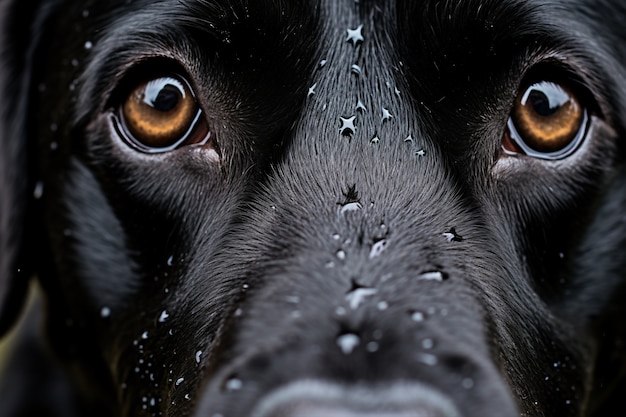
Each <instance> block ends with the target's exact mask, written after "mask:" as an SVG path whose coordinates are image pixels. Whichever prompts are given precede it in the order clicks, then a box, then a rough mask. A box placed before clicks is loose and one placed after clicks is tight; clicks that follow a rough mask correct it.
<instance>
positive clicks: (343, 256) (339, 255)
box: [337, 249, 346, 261]
mask: <svg viewBox="0 0 626 417" xmlns="http://www.w3.org/2000/svg"><path fill="white" fill-rule="evenodd" d="M337 258H339V259H340V260H342V261H343V260H344V259H346V252H344V251H343V250H341V249H339V250H338V251H337Z"/></svg>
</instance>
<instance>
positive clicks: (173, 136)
mask: <svg viewBox="0 0 626 417" xmlns="http://www.w3.org/2000/svg"><path fill="white" fill-rule="evenodd" d="M120 119H121V123H122V125H123V127H124V133H125V136H126V139H127V141H128V142H130V144H131V145H132V146H134V147H135V148H138V149H139V150H141V151H144V152H152V153H154V152H166V151H170V150H173V149H175V148H177V147H179V146H182V145H185V144H196V143H203V142H206V141H207V140H208V138H209V136H210V135H209V131H208V128H207V126H206V122H204V118H203V117H202V111H201V109H200V106H199V105H198V103H197V102H196V99H195V97H194V95H193V94H192V91H191V88H190V87H189V85H188V84H187V82H186V81H185V80H184V79H183V78H181V77H178V76H163V77H156V78H152V79H149V80H147V81H144V82H141V83H139V84H138V85H137V86H136V87H135V88H134V89H133V90H132V91H131V92H130V94H129V95H128V96H127V97H126V99H125V100H124V102H123V103H122V106H121V108H120Z"/></svg>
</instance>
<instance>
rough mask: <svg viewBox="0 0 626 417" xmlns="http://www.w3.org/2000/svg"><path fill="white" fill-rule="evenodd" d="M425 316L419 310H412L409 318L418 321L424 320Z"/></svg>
mask: <svg viewBox="0 0 626 417" xmlns="http://www.w3.org/2000/svg"><path fill="white" fill-rule="evenodd" d="M425 318H426V316H425V315H424V313H422V312H421V311H412V312H411V320H413V321H416V322H420V321H424V319H425Z"/></svg>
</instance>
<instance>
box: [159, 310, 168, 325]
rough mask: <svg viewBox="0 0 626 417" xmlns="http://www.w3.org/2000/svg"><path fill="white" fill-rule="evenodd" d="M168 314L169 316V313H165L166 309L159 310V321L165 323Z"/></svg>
mask: <svg viewBox="0 0 626 417" xmlns="http://www.w3.org/2000/svg"><path fill="white" fill-rule="evenodd" d="M169 316H170V315H169V314H167V310H163V311H162V312H161V316H160V317H159V323H165V320H167V318H168V317H169Z"/></svg>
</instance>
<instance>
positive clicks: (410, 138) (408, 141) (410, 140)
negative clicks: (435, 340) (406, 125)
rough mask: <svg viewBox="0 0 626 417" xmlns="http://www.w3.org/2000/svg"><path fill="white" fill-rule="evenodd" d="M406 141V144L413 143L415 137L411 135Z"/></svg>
mask: <svg viewBox="0 0 626 417" xmlns="http://www.w3.org/2000/svg"><path fill="white" fill-rule="evenodd" d="M404 141H405V142H406V143H413V136H411V135H410V134H409V136H407V137H406V138H404Z"/></svg>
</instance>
